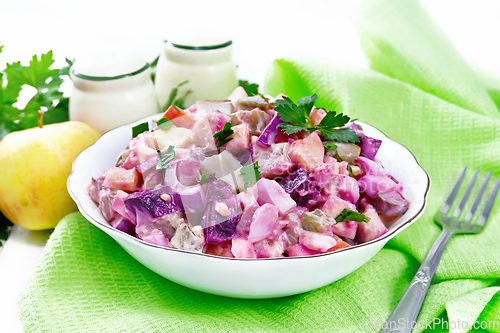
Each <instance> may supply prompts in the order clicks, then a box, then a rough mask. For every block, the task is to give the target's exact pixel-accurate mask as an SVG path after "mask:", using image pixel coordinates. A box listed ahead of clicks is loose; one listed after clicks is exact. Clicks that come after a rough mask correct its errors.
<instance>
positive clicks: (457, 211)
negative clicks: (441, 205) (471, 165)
mask: <svg viewBox="0 0 500 333" xmlns="http://www.w3.org/2000/svg"><path fill="white" fill-rule="evenodd" d="M478 173H479V168H477V169H476V172H474V175H473V176H472V179H471V180H470V182H469V185H467V189H466V190H465V193H464V195H463V197H462V199H461V200H460V203H459V204H458V206H457V208H456V209H455V211H454V212H453V216H455V217H459V216H460V213H461V212H462V209H464V206H465V203H466V202H467V199H469V195H470V192H471V191H472V188H473V187H474V183H475V182H476V178H477V174H478Z"/></svg>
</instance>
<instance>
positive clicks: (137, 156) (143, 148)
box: [123, 131, 157, 170]
mask: <svg viewBox="0 0 500 333" xmlns="http://www.w3.org/2000/svg"><path fill="white" fill-rule="evenodd" d="M149 133H150V132H149V131H146V132H143V133H141V134H139V135H138V136H136V137H135V138H133V139H132V141H130V148H129V149H130V153H129V155H128V157H127V159H126V160H125V162H123V167H124V168H125V169H127V170H129V169H132V168H133V167H135V166H136V165H137V164H139V163H141V162H144V161H145V160H147V159H148V158H150V157H152V156H155V155H157V153H156V150H155V149H153V148H151V147H149V146H148V140H147V136H146V135H147V134H149Z"/></svg>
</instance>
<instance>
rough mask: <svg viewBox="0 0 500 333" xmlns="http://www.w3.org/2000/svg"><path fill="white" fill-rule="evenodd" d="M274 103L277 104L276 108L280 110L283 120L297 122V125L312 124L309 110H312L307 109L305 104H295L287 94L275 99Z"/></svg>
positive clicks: (308, 125) (277, 110)
mask: <svg viewBox="0 0 500 333" xmlns="http://www.w3.org/2000/svg"><path fill="white" fill-rule="evenodd" d="M313 96H315V95H313ZM272 104H273V105H274V106H275V108H274V110H275V111H276V112H278V114H279V115H280V118H281V120H283V121H284V122H288V123H295V126H307V127H310V126H312V125H310V124H311V119H310V118H309V112H310V111H311V110H306V109H305V108H304V107H303V105H298V106H297V105H295V103H293V102H292V100H291V99H290V98H288V97H286V96H284V97H283V99H278V100H276V101H274V103H272ZM311 108H312V107H311Z"/></svg>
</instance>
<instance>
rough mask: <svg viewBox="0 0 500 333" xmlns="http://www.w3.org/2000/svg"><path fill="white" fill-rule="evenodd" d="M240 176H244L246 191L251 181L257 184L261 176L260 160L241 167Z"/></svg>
mask: <svg viewBox="0 0 500 333" xmlns="http://www.w3.org/2000/svg"><path fill="white" fill-rule="evenodd" d="M240 176H241V177H242V178H243V181H244V182H245V186H244V188H245V191H246V190H247V188H248V184H249V183H252V184H255V183H256V182H257V181H258V180H259V177H260V170H259V161H255V162H254V163H252V164H248V165H245V166H243V167H242V168H241V169H240Z"/></svg>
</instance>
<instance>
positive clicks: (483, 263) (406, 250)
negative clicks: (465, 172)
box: [19, 0, 500, 333]
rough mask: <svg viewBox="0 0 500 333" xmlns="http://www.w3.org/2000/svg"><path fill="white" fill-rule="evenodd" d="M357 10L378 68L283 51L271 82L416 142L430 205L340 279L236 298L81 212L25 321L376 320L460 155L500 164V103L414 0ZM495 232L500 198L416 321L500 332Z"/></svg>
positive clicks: (189, 327) (188, 327)
mask: <svg viewBox="0 0 500 333" xmlns="http://www.w3.org/2000/svg"><path fill="white" fill-rule="evenodd" d="M354 21H355V22H356V26H357V29H358V32H359V35H360V39H361V41H362V44H363V47H364V49H365V52H366V56H367V58H368V61H369V64H370V66H371V68H372V69H370V70H368V69H357V68H350V67H347V66H345V65H341V64H332V63H329V62H328V61H318V60H317V59H314V60H291V59H280V60H276V61H274V62H273V64H272V66H271V68H270V70H269V72H268V75H267V77H266V82H265V92H266V93H270V94H272V95H276V94H278V93H285V94H287V95H289V96H290V97H291V98H292V99H297V98H299V97H303V96H306V95H310V94H313V93H317V94H318V96H319V100H318V103H317V105H318V106H324V107H325V108H327V109H335V110H337V111H341V112H344V113H347V114H349V115H350V116H351V117H354V118H358V119H360V120H362V121H364V122H366V123H369V124H371V125H373V126H375V127H377V128H379V129H380V130H382V131H383V132H384V133H385V134H386V135H388V136H389V137H390V138H392V139H394V140H396V141H398V142H400V143H402V144H403V145H405V146H406V147H407V148H409V149H410V150H411V151H412V152H413V153H414V154H415V156H416V157H417V159H418V160H419V162H420V164H421V165H422V166H423V167H424V169H425V170H426V171H427V172H428V173H429V175H430V177H431V179H432V188H431V191H430V194H429V200H428V206H427V209H426V212H425V213H424V215H423V216H422V218H420V219H419V220H418V221H417V222H415V223H414V224H413V225H412V226H411V227H409V228H408V229H406V230H405V231H404V232H402V233H401V234H400V235H398V236H397V237H396V238H395V239H393V240H392V241H391V242H390V243H389V244H388V245H387V246H386V247H385V248H384V249H382V250H381V251H380V252H379V253H378V254H377V255H376V256H375V257H374V258H373V259H372V260H370V261H369V262H368V263H367V264H366V265H364V266H363V267H361V268H360V269H358V270H357V271H355V272H354V273H352V274H351V275H349V276H347V277H345V278H343V279H342V280H340V281H337V282H335V283H332V284H330V285H328V286H325V287H323V288H320V289H318V290H315V291H311V292H308V293H305V294H301V295H296V296H290V297H284V298H279V299H272V300H238V299H229V298H224V297H218V296H213V295H209V294H205V293H201V292H197V291H194V290H191V289H188V288H184V287H182V286H179V285H177V284H175V283H173V282H170V281H168V280H166V279H164V278H162V277H160V276H158V275H157V274H155V273H153V272H152V271H150V270H148V269H146V268H145V267H143V266H142V265H141V264H140V263H138V262H137V261H135V260H134V259H133V258H132V257H130V256H129V255H128V254H127V253H126V252H125V251H124V250H122V249H121V247H120V246H119V245H118V244H117V243H115V242H114V241H113V240H112V239H111V238H110V237H108V236H107V235H106V234H104V233H103V232H101V231H100V230H99V229H97V228H96V227H94V226H92V225H91V224H90V223H89V222H88V221H86V220H85V219H84V218H83V217H82V216H81V215H80V214H79V213H74V214H71V215H69V216H67V217H66V218H64V219H63V220H62V221H61V222H60V223H59V225H58V226H57V228H56V230H55V231H54V233H53V234H52V236H51V238H50V240H49V242H48V244H47V247H46V248H45V251H44V254H43V256H42V259H41V261H40V263H39V265H38V268H37V271H36V273H35V274H34V276H33V278H32V279H31V281H30V283H29V285H28V286H27V288H26V289H25V290H24V292H23V293H22V294H21V295H20V298H19V311H20V316H21V319H22V321H23V324H24V328H25V330H26V331H28V332H288V331H296V332H349V333H350V332H363V333H364V332H377V331H378V330H379V329H378V327H377V326H378V325H381V324H382V323H383V322H384V321H385V320H387V318H388V317H389V315H390V314H391V313H392V311H393V309H394V308H395V306H396V305H397V303H398V302H399V299H400V298H401V296H402V295H403V293H404V291H405V289H406V288H407V286H408V284H409V282H410V281H411V279H412V277H413V275H414V274H415V272H416V270H417V268H418V266H419V262H421V261H422V260H423V258H424V257H425V255H426V253H427V251H428V250H429V248H430V247H431V245H432V243H433V242H434V240H435V239H436V237H437V235H438V234H439V232H440V229H439V227H437V226H436V225H434V223H433V222H432V216H433V214H434V213H435V212H436V211H437V210H438V207H439V206H440V205H441V204H442V203H443V201H444V200H445V198H446V196H447V194H448V193H449V192H450V190H451V188H452V186H453V184H454V182H455V180H456V178H457V176H458V174H459V173H460V171H461V170H462V168H463V166H464V165H468V166H469V167H470V168H477V167H480V168H481V173H480V178H482V177H484V175H485V173H486V172H487V170H491V171H492V172H493V176H494V178H495V179H496V178H497V177H498V176H499V175H500V113H499V111H498V108H497V107H496V105H495V103H494V101H493V100H492V99H491V98H490V96H489V95H488V93H487V90H486V89H485V88H484V87H482V86H481V85H480V84H479V83H478V81H477V79H476V78H475V76H474V73H473V72H472V71H471V70H470V68H469V67H468V66H467V64H466V63H465V62H464V60H463V59H462V58H461V56H460V55H459V54H458V53H457V52H456V50H455V49H454V48H453V46H452V45H451V44H450V43H449V42H448V41H447V39H446V37H445V36H444V35H443V34H442V32H440V30H439V29H438V28H437V27H436V25H435V24H434V23H433V22H432V20H431V19H430V18H429V16H428V15H427V14H426V13H425V11H424V10H423V9H422V8H421V6H420V5H419V4H418V3H417V2H415V1H413V0H404V1H389V0H375V1H366V2H363V3H362V4H361V6H360V7H359V8H358V9H357V10H356V12H355V17H354ZM325 35H327V34H325ZM490 190H491V188H490ZM473 195H474V193H473ZM498 235H500V203H499V202H497V205H496V207H495V209H494V210H493V212H492V214H491V216H490V220H489V222H488V225H487V228H486V230H485V231H484V232H483V233H482V234H480V235H474V236H470V235H467V236H455V237H454V238H453V239H452V240H451V241H450V243H449V245H448V247H447V249H446V251H445V253H444V255H443V258H442V260H441V263H440V266H439V268H438V270H437V273H436V279H435V281H434V284H433V285H432V286H431V287H430V289H429V292H428V295H427V298H426V301H425V302H424V306H423V308H422V311H421V313H420V316H419V319H418V323H417V327H416V329H415V332H422V331H434V332H446V331H448V330H447V329H444V328H443V326H444V327H445V328H446V325H445V324H443V322H444V321H448V322H449V324H450V327H451V330H450V331H451V332H466V331H467V329H464V328H463V327H462V326H461V327H458V328H457V327H454V326H456V324H457V322H458V320H460V323H463V321H467V322H468V323H469V324H472V323H473V322H474V321H476V320H477V321H478V322H479V323H480V324H483V328H484V327H485V326H486V327H488V326H489V328H487V329H475V330H473V331H476V332H500V296H499V294H498V291H499V290H500V280H499V279H500V242H499V241H498ZM494 321H496V322H498V325H497V326H496V328H495V323H493V322H494ZM433 324H434V326H433ZM478 327H479V325H478ZM432 328H434V329H432Z"/></svg>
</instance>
